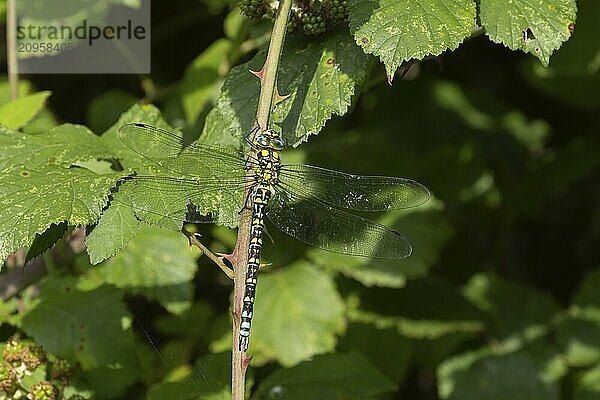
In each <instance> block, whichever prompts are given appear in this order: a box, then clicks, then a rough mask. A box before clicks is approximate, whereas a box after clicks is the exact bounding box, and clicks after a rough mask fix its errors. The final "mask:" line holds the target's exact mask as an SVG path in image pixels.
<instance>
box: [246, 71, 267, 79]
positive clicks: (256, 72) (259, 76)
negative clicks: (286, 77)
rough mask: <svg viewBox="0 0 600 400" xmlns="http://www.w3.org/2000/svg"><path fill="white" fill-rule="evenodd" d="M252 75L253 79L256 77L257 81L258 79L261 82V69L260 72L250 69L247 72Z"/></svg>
mask: <svg viewBox="0 0 600 400" xmlns="http://www.w3.org/2000/svg"><path fill="white" fill-rule="evenodd" d="M248 71H249V72H250V73H251V74H252V75H254V76H255V77H257V78H258V79H260V80H261V81H262V78H263V71H264V69H263V68H261V69H260V71H252V70H251V69H250V70H248Z"/></svg>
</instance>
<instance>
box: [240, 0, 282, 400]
mask: <svg viewBox="0 0 600 400" xmlns="http://www.w3.org/2000/svg"><path fill="white" fill-rule="evenodd" d="M291 9H292V0H280V2H279V9H278V10H277V14H276V15H275V20H274V23H273V31H272V32H271V42H270V43H269V51H268V53H267V59H266V60H265V64H264V65H263V67H262V69H261V70H260V71H259V72H257V73H255V75H256V76H258V77H259V79H260V95H259V98H258V108H257V110H256V120H257V121H258V124H259V125H260V130H261V131H264V130H266V129H268V127H269V117H270V115H271V108H272V106H273V100H274V99H275V96H276V94H277V87H276V86H277V69H278V66H279V59H280V58H281V53H282V50H283V43H284V41H285V33H286V27H287V21H288V18H289V15H290V10H291ZM247 195H248V189H246V190H245V192H244V196H243V197H242V198H244V199H245V198H246V196H247ZM251 218H252V212H251V210H249V209H244V211H242V213H241V215H240V223H239V225H238V226H239V228H238V237H237V243H236V245H235V249H234V251H233V254H232V257H231V258H230V260H231V262H232V264H233V271H234V279H233V310H232V314H233V338H232V341H231V343H232V344H231V352H232V356H231V395H232V400H244V390H245V386H246V370H247V369H248V364H249V363H250V358H249V357H247V356H246V353H245V352H244V351H241V350H240V349H239V336H240V319H241V313H242V305H243V298H244V289H245V277H246V264H247V262H248V247H249V246H250V222H251Z"/></svg>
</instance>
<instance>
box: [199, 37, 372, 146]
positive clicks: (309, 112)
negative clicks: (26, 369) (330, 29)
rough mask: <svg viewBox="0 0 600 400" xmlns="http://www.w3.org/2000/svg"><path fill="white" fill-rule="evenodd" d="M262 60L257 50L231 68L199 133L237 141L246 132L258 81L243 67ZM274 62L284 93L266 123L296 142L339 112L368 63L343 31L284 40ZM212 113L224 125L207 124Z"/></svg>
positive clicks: (253, 116)
mask: <svg viewBox="0 0 600 400" xmlns="http://www.w3.org/2000/svg"><path fill="white" fill-rule="evenodd" d="M264 60H265V52H261V53H259V54H257V55H256V56H255V57H254V58H253V59H252V60H251V61H249V62H247V63H246V64H242V65H239V66H237V67H235V68H233V69H232V70H231V72H230V73H229V75H228V76H227V79H226V80H225V83H224V84H223V87H222V89H221V95H220V96H219V99H218V100H217V110H218V111H217V112H211V113H210V114H209V117H208V118H207V122H206V127H205V129H204V135H209V136H214V137H219V136H222V137H225V136H228V135H233V136H235V137H237V138H238V139H239V140H241V139H243V137H244V136H245V135H247V134H248V132H250V130H251V129H252V127H253V126H254V125H255V124H256V108H257V105H258V94H259V80H258V79H257V78H256V77H255V76H253V75H252V74H250V73H249V72H248V70H253V71H258V70H260V69H261V67H262V65H263V63H264ZM280 63H281V64H280V67H279V71H278V75H277V79H278V88H279V92H280V93H281V94H282V95H289V96H290V97H289V98H287V99H286V100H285V101H283V102H281V103H279V104H277V106H276V107H275V109H274V111H273V116H272V123H275V124H279V125H281V128H282V131H283V136H284V138H285V139H286V141H287V143H288V145H289V146H297V145H298V144H300V143H301V142H303V141H305V140H307V139H308V136H310V135H316V134H317V133H319V131H320V130H321V129H322V128H323V126H324V125H325V122H326V121H327V120H328V119H330V118H331V117H332V115H333V114H337V115H344V114H345V113H346V112H347V111H348V107H349V106H350V101H351V97H352V95H353V94H354V91H355V87H356V86H359V85H360V84H361V83H362V82H363V81H364V80H365V78H366V75H367V67H368V62H367V57H366V56H365V55H364V54H362V53H361V52H360V50H358V49H357V48H356V46H355V45H354V44H353V43H352V40H351V37H350V36H349V35H348V34H347V33H345V32H338V33H334V34H332V35H330V36H328V37H327V38H325V39H324V40H323V41H321V42H319V43H316V42H312V43H309V44H307V43H306V41H304V40H296V41H293V40H290V41H288V42H286V47H285V49H284V52H283V55H282V58H281V61H280ZM212 118H219V119H220V120H222V121H225V122H226V124H225V125H220V124H215V123H212V122H211V119H212ZM209 128H210V129H217V130H218V133H215V132H211V131H210V130H209ZM240 143H241V142H240Z"/></svg>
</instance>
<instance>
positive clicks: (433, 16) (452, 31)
mask: <svg viewBox="0 0 600 400" xmlns="http://www.w3.org/2000/svg"><path fill="white" fill-rule="evenodd" d="M349 3H350V4H349V8H350V16H349V18H348V21H349V23H350V30H351V31H352V33H353V35H354V39H355V40H356V43H357V44H358V45H359V46H361V47H362V49H363V50H364V52H365V53H367V54H373V55H375V56H378V57H379V58H380V59H381V61H382V62H383V63H384V64H385V68H386V71H387V74H388V80H389V81H390V82H391V81H392V79H393V76H394V73H395V72H396V70H397V69H398V67H399V66H400V64H401V63H402V62H403V61H408V60H410V59H422V58H423V57H425V56H429V55H432V56H437V55H439V54H441V53H442V52H443V51H445V50H448V49H450V50H453V49H455V48H457V47H458V45H459V44H460V43H462V41H463V40H464V39H465V38H467V37H468V36H469V35H470V34H471V32H472V31H473V27H474V25H475V2H474V1H472V0H427V1H424V2H418V1H412V0H350V1H349Z"/></svg>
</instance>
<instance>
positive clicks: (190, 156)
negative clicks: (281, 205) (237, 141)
mask: <svg viewBox="0 0 600 400" xmlns="http://www.w3.org/2000/svg"><path fill="white" fill-rule="evenodd" d="M119 138H120V139H121V141H122V142H123V143H125V145H127V146H128V147H129V148H130V149H132V150H133V151H135V152H136V153H138V154H139V155H141V156H142V157H144V158H146V159H147V160H149V161H151V162H152V163H154V164H155V165H157V166H159V167H161V168H162V169H164V170H166V171H170V172H173V173H177V174H185V175H188V176H192V177H208V176H214V177H224V176H226V174H230V173H231V172H234V173H235V172H238V173H239V172H241V171H243V170H244V165H245V162H246V159H245V157H244V154H243V153H242V152H239V151H236V150H233V149H228V148H224V147H219V146H210V145H204V144H198V143H196V142H193V141H189V140H185V139H183V138H182V137H180V136H179V135H177V134H176V133H174V132H170V131H167V130H165V129H160V128H157V127H154V126H151V125H146V124H142V123H131V124H127V125H123V126H122V127H121V128H120V129H119Z"/></svg>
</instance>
